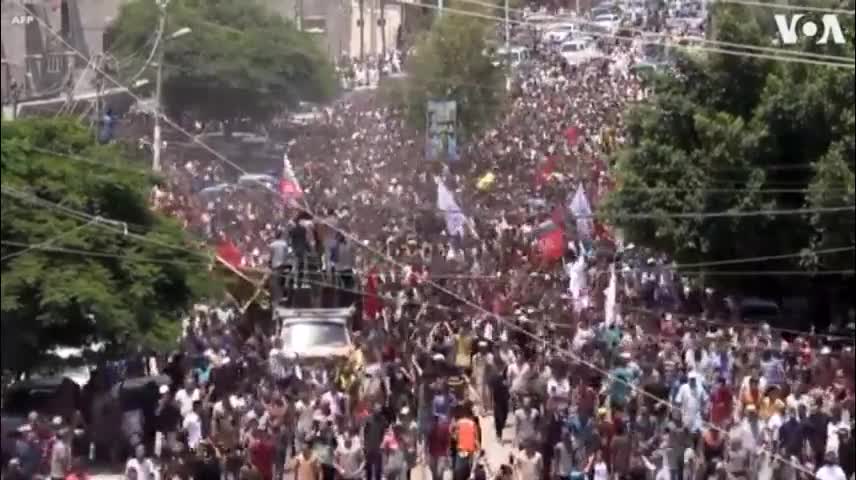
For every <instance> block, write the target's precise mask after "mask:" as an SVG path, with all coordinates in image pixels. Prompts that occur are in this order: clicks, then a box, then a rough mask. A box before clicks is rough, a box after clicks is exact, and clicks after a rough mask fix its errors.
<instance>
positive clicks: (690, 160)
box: [606, 5, 856, 295]
mask: <svg viewBox="0 0 856 480" xmlns="http://www.w3.org/2000/svg"><path fill="white" fill-rule="evenodd" d="M851 8H852V6H851ZM762 10H763V11H759V10H750V9H747V8H745V7H738V6H735V5H727V6H726V5H717V6H716V8H715V10H714V12H713V25H714V30H715V37H716V39H717V40H722V41H727V42H734V43H741V44H751V45H758V46H770V45H771V39H773V38H775V37H776V30H775V25H774V24H773V22H772V13H773V12H772V11H771V9H762ZM840 19H841V21H842V24H843V23H844V22H845V16H840ZM846 21H848V22H849V25H842V27H843V28H844V30H845V32H846V35H847V36H848V37H849V38H848V42H847V45H844V46H840V45H826V46H819V45H815V44H813V40H812V39H808V40H806V41H805V43H803V44H801V45H798V46H796V47H795V49H796V50H799V51H811V52H815V53H824V54H828V55H839V56H846V57H849V59H850V60H851V62H852V59H853V57H854V49H853V31H854V30H853V17H852V16H849V20H846ZM810 42H812V43H810ZM653 88H654V95H653V98H651V99H650V100H649V101H646V102H644V103H642V104H640V105H637V106H635V107H633V108H632V109H631V111H630V112H629V115H628V119H627V143H626V148H624V150H623V151H621V152H620V153H619V154H618V155H617V158H616V159H615V160H616V165H615V171H616V175H617V184H618V188H617V190H616V191H615V192H614V194H612V195H611V196H610V198H609V199H608V201H607V204H606V210H607V211H609V212H611V213H612V214H613V215H614V221H615V223H617V224H618V225H619V226H620V227H621V228H622V229H623V231H624V233H625V236H626V239H627V241H629V242H635V243H637V244H642V245H646V246H650V247H653V248H656V249H659V250H661V251H664V252H668V253H670V254H673V255H674V257H675V259H676V260H677V261H678V262H680V263H696V262H716V261H720V260H729V259H736V258H748V257H762V256H771V255H784V254H792V253H797V252H803V251H804V252H806V253H807V255H806V257H800V258H789V259H782V260H780V261H764V262H757V263H741V264H731V265H721V266H710V267H705V268H700V269H699V270H706V271H712V270H741V271H757V270H770V271H779V270H792V269H806V270H809V271H811V270H815V269H816V270H823V269H826V270H850V269H852V268H853V262H854V256H853V250H852V249H851V250H849V251H847V252H842V253H837V254H830V255H826V254H824V255H811V252H815V251H818V250H820V249H830V248H846V247H851V246H852V245H853V244H854V242H855V241H856V234H854V218H853V212H852V211H844V212H834V213H822V214H812V213H808V212H807V213H805V214H796V215H793V214H792V215H772V214H771V215H764V216H746V217H716V218H711V217H702V216H694V217H690V218H680V219H677V218H670V217H669V216H668V215H669V214H674V213H679V214H680V213H694V212H730V211H734V212H737V211H747V210H755V211H757V210H790V209H815V208H824V207H847V206H850V207H852V206H853V205H854V71H853V69H847V68H836V67H830V66H822V65H816V64H806V63H795V62H784V61H776V60H771V59H759V58H750V57H745V56H734V55H725V54H719V53H705V52H692V53H689V54H687V53H679V54H678V56H677V60H676V65H675V68H674V69H673V70H671V71H668V72H666V73H664V74H662V75H658V76H657V78H655V79H654V82H653ZM622 212H634V213H636V212H641V213H653V214H662V216H658V218H654V219H628V218H626V217H621V216H620V215H619V214H620V213H622ZM800 278H802V280H803V281H801V280H800ZM800 278H798V277H794V276H790V277H784V276H783V277H773V278H771V277H763V279H764V280H763V281H758V280H759V277H753V276H744V277H734V276H726V275H719V276H713V277H710V278H707V279H706V282H707V283H709V284H710V283H712V284H714V285H715V286H722V287H728V288H731V289H740V290H743V291H745V292H748V293H754V294H765V293H766V294H773V295H775V294H777V293H781V292H783V291H798V290H800V289H801V288H802V287H803V286H804V285H806V283H805V281H804V280H806V279H808V278H809V277H806V276H803V277H800ZM768 280H769V281H768ZM831 281H837V282H839V283H841V282H840V278H838V279H833V280H831ZM851 281H852V280H851Z"/></svg>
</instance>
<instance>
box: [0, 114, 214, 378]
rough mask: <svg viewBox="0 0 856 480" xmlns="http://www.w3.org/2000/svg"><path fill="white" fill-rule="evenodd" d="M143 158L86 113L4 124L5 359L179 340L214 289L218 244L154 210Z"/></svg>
mask: <svg viewBox="0 0 856 480" xmlns="http://www.w3.org/2000/svg"><path fill="white" fill-rule="evenodd" d="M131 160H133V159H132V158H129V155H127V154H126V153H125V152H123V150H122V148H121V147H120V146H116V145H110V146H104V145H99V144H97V143H96V141H95V139H94V136H93V134H92V132H91V131H89V130H88V129H86V128H84V127H83V126H81V125H79V124H78V123H77V122H76V121H75V120H69V119H56V120H54V119H48V120H45V119H33V120H19V121H14V122H3V123H2V188H3V202H2V223H0V229H2V276H3V277H2V278H3V282H2V291H0V300H1V301H2V302H0V307H2V324H0V325H2V347H3V353H2V356H3V368H4V369H11V370H20V371H24V370H26V369H28V368H30V367H32V366H33V365H36V364H38V363H39V362H40V361H41V360H43V358H42V356H43V355H44V354H45V352H47V351H48V350H49V349H51V348H53V347H55V346H58V345H59V346H72V347H78V346H86V345H89V344H91V343H94V342H104V343H106V344H107V345H109V346H111V347H113V348H114V350H118V351H121V350H123V349H125V348H130V347H131V346H143V347H148V348H153V349H163V348H168V347H169V346H171V345H173V344H174V342H175V341H176V339H177V338H178V334H179V333H180V327H181V319H182V318H183V316H184V314H185V313H186V312H188V311H189V309H190V307H191V306H192V304H193V302H194V301H195V300H197V299H199V298H200V297H203V296H205V295H207V294H208V293H210V292H213V291H214V290H212V289H211V288H212V287H213V286H214V285H213V284H211V283H209V280H208V272H207V266H208V263H209V262H208V261H207V260H206V257H207V254H206V253H205V252H204V251H203V250H201V249H200V248H199V246H198V244H196V243H195V242H193V241H192V239H190V238H188V237H187V236H186V234H185V232H184V230H183V229H182V228H181V226H180V225H178V224H177V223H175V222H173V221H171V220H169V219H167V218H165V217H162V216H161V215H159V214H156V213H154V212H152V211H151V210H150V209H149V205H148V193H149V191H150V188H151V186H152V184H153V183H152V182H153V181H154V180H155V179H154V178H153V177H151V176H150V175H149V174H148V173H146V172H145V171H144V170H142V169H136V168H135V167H133V163H131ZM75 212H77V213H75ZM94 216H98V217H103V218H104V219H111V220H115V221H116V222H113V221H107V220H97V221H93V220H92V218H93V217H94ZM117 222H124V225H123V224H120V223H117ZM125 228H127V233H125ZM28 246H29V247H28Z"/></svg>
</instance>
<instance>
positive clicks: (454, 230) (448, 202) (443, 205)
mask: <svg viewBox="0 0 856 480" xmlns="http://www.w3.org/2000/svg"><path fill="white" fill-rule="evenodd" d="M435 180H436V181H437V210H440V211H441V212H443V214H444V215H445V217H446V232H448V233H449V235H460V236H463V235H464V227H465V226H466V225H467V217H466V216H465V215H464V214H463V213H462V212H461V208H460V207H459V206H458V203H457V202H455V197H453V196H452V192H450V191H449V189H448V188H446V185H445V184H444V183H443V182H442V181H441V180H440V179H439V178H435Z"/></svg>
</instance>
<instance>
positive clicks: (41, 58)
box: [0, 0, 356, 102]
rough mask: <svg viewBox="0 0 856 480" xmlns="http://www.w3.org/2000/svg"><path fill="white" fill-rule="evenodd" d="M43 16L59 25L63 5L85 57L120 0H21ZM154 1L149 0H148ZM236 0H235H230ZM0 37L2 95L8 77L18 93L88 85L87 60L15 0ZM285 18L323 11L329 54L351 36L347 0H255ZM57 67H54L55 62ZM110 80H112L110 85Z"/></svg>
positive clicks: (96, 46)
mask: <svg viewBox="0 0 856 480" xmlns="http://www.w3.org/2000/svg"><path fill="white" fill-rule="evenodd" d="M22 1H23V2H25V3H27V4H28V5H30V8H31V9H32V10H33V11H34V12H35V14H36V15H37V16H38V17H39V18H41V19H42V20H44V22H46V23H47V24H48V25H49V26H50V29H51V30H54V31H57V32H60V31H61V30H63V7H62V3H63V1H65V3H66V10H67V15H66V16H65V17H66V22H65V29H64V37H65V39H66V41H67V42H68V43H70V44H71V45H72V46H73V47H74V48H75V49H77V50H79V51H80V52H81V53H82V54H83V55H84V56H85V57H86V58H87V59H88V58H89V56H90V55H97V54H100V53H102V50H103V40H104V33H105V31H106V28H107V27H108V26H109V25H110V23H111V22H112V21H113V19H115V17H116V15H118V13H119V7H120V6H121V5H122V3H123V2H124V1H126V0H22ZM150 1H154V0H150ZM236 1H237V0H236ZM0 2H2V3H0V5H2V15H0V40H2V53H3V65H2V71H0V83H2V85H1V86H2V97H3V99H4V102H5V101H6V99H7V96H8V89H9V84H10V83H11V81H12V80H13V79H14V80H15V81H16V82H17V83H18V85H19V86H20V87H21V88H22V89H23V97H26V98H29V97H42V96H53V95H57V94H59V93H60V92H63V91H64V90H65V89H67V88H70V87H72V86H76V87H77V88H76V89H75V93H77V92H80V91H90V90H92V88H93V87H92V79H91V78H90V77H92V75H87V76H86V77H85V78H83V79H82V80H81V79H80V78H79V77H80V75H81V72H83V71H84V70H85V67H86V64H87V61H88V60H86V59H81V58H79V57H78V56H76V55H74V54H72V53H71V52H70V50H69V48H68V47H66V46H65V45H63V44H62V43H61V42H58V41H57V40H56V38H55V35H53V34H52V33H50V31H48V30H46V29H45V28H43V27H42V25H41V24H40V23H39V22H38V21H31V22H30V23H28V24H18V22H19V21H20V18H21V17H26V16H28V12H27V11H26V10H25V9H24V8H23V7H22V6H21V5H20V4H19V3H18V1H16V0H0ZM261 2H262V3H263V4H264V5H266V6H267V7H268V8H270V9H271V11H272V12H276V13H278V14H279V15H282V16H283V17H285V18H289V19H292V20H295V19H296V18H297V12H298V10H299V9H300V7H302V8H303V15H304V17H323V18H324V23H326V27H327V28H326V32H324V33H321V34H319V35H318V37H319V42H320V44H321V48H322V50H323V51H325V52H327V53H328V54H329V55H330V57H331V58H335V57H336V56H338V55H339V54H340V53H341V51H342V50H348V47H349V39H350V38H351V31H352V29H351V26H352V25H354V26H355V25H356V24H355V23H353V22H351V17H352V12H351V5H350V0H261ZM57 67H58V68H57ZM111 86H112V85H111Z"/></svg>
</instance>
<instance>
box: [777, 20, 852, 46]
mask: <svg viewBox="0 0 856 480" xmlns="http://www.w3.org/2000/svg"><path fill="white" fill-rule="evenodd" d="M804 17H805V15H803V14H801V13H800V14H796V15H781V14H776V15H773V18H774V19H775V20H776V28H778V29H779V37H780V38H781V39H782V43H783V44H785V45H796V43H797V42H798V41H799V38H800V34H802V36H803V37H810V38H816V37H817V36H818V33H820V26H823V32H822V33H821V34H820V38H817V40H816V41H815V43H816V44H818V45H826V44H827V43H828V42H829V37H832V43H835V44H839V45H842V44H844V43H845V42H846V40H845V39H844V32H842V31H841V25H840V24H839V23H838V17H837V16H836V15H833V14H826V15H823V16H821V17H820V25H818V23H817V21H815V20H804V21H801V20H802V19H803V18H804Z"/></svg>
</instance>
